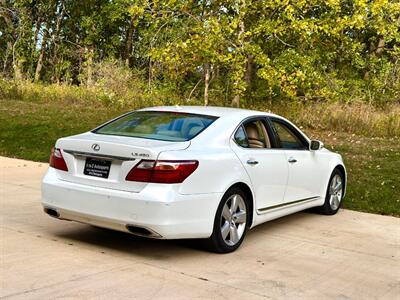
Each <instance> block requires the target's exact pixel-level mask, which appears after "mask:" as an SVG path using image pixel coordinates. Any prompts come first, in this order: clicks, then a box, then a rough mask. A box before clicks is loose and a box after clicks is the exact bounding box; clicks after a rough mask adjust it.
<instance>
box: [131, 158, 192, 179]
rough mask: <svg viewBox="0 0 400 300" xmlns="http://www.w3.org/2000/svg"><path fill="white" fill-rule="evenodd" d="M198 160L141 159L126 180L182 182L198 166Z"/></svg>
mask: <svg viewBox="0 0 400 300" xmlns="http://www.w3.org/2000/svg"><path fill="white" fill-rule="evenodd" d="M198 165H199V162H198V161H197V160H179V161H175V160H174V161H172V160H157V161H155V160H141V161H140V162H139V163H138V164H137V165H136V166H135V167H134V168H133V169H132V170H130V172H129V173H128V175H126V178H125V180H128V181H140V182H153V183H181V182H183V181H184V180H185V179H186V178H188V177H189V175H190V174H192V173H193V172H194V171H195V170H196V169H197V167H198Z"/></svg>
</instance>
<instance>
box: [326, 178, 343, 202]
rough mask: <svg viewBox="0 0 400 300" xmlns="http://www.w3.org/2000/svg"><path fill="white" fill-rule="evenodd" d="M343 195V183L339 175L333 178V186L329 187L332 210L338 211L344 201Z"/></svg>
mask: <svg viewBox="0 0 400 300" xmlns="http://www.w3.org/2000/svg"><path fill="white" fill-rule="evenodd" d="M342 194H343V182H342V177H341V176H340V175H339V174H336V175H335V176H333V178H332V180H331V184H330V186H329V195H330V196H329V205H330V207H331V209H332V210H337V209H338V208H339V206H340V201H342Z"/></svg>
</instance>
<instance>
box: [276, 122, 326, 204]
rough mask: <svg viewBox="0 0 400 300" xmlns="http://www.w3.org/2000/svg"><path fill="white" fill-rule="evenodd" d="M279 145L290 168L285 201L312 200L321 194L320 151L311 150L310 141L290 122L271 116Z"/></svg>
mask: <svg viewBox="0 0 400 300" xmlns="http://www.w3.org/2000/svg"><path fill="white" fill-rule="evenodd" d="M269 120H270V124H271V126H272V129H273V132H274V134H275V138H276V140H277V144H278V145H277V147H279V148H280V149H282V150H283V152H284V153H285V156H286V161H287V165H288V168H289V177H288V181H287V187H286V192H285V196H284V203H286V204H287V203H291V202H297V201H298V202H301V201H307V200H311V199H312V198H315V197H318V196H319V190H320V187H321V185H320V184H321V179H322V174H320V173H321V168H320V166H319V165H320V164H319V159H318V153H316V152H315V151H310V150H309V146H308V141H307V140H306V139H305V138H304V136H303V135H302V134H301V133H300V132H299V131H298V130H297V129H296V128H295V127H294V126H292V125H291V124H290V123H289V122H287V121H285V120H284V119H281V118H269Z"/></svg>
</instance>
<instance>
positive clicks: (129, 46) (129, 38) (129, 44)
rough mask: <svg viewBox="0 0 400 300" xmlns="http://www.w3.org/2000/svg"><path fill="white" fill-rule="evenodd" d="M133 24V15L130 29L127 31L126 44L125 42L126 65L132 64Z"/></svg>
mask: <svg viewBox="0 0 400 300" xmlns="http://www.w3.org/2000/svg"><path fill="white" fill-rule="evenodd" d="M133 24H134V19H133V17H132V18H131V20H130V22H129V27H128V30H127V31H126V38H125V40H126V44H125V55H124V56H125V65H126V66H129V65H130V57H131V53H132V45H133V29H134V28H133Z"/></svg>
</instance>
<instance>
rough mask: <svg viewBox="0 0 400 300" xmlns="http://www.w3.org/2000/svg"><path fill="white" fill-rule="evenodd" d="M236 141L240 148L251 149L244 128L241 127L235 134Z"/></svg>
mask: <svg viewBox="0 0 400 300" xmlns="http://www.w3.org/2000/svg"><path fill="white" fill-rule="evenodd" d="M235 141H236V143H237V144H238V145H239V146H242V147H244V148H248V147H249V143H248V141H247V136H246V133H245V132H244V129H243V126H240V127H239V129H238V130H237V131H236V133H235Z"/></svg>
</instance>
